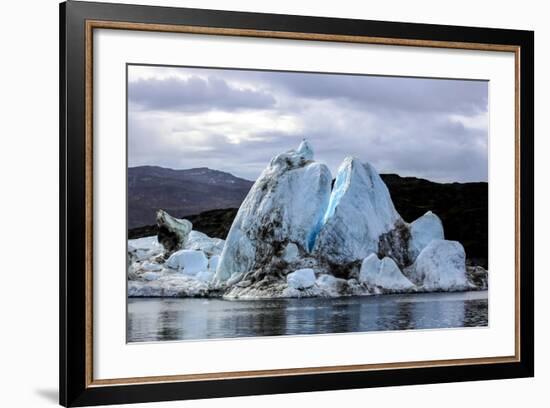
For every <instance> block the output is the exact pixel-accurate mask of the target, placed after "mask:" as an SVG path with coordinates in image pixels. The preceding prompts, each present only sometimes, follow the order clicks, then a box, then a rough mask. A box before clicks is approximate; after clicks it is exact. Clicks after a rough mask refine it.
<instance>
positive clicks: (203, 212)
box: [128, 166, 488, 268]
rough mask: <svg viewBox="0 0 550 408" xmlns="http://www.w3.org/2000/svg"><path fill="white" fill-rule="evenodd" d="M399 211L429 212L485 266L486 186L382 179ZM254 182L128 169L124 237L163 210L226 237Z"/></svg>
mask: <svg viewBox="0 0 550 408" xmlns="http://www.w3.org/2000/svg"><path fill="white" fill-rule="evenodd" d="M380 176H381V177H382V180H383V181H384V182H385V183H386V185H387V187H388V189H389V191H390V194H391V197H392V200H393V203H394V205H395V208H396V209H397V211H398V212H399V213H400V214H401V216H402V217H403V219H404V220H405V221H407V222H412V221H414V220H415V219H416V218H418V217H420V216H421V215H423V214H424V213H425V212H426V211H428V210H432V211H433V212H434V213H436V214H437V215H438V216H439V217H440V218H441V220H442V222H443V226H444V230H445V238H446V239H449V240H457V241H459V242H461V243H462V244H463V245H464V249H465V250H466V255H467V257H468V260H469V261H473V262H474V263H476V264H477V265H481V266H484V267H485V268H487V267H488V265H487V253H488V249H487V248H488V184H487V183H485V182H478V183H434V182H432V181H428V180H424V179H420V178H416V177H401V176H398V175H397V174H381V175H380ZM252 184H253V182H252V181H250V180H245V179H242V178H239V177H235V176H233V175H232V174H230V173H226V172H222V171H218V170H212V169H209V168H206V167H201V168H195V169H187V170H174V169H167V168H163V167H158V166H139V167H131V168H128V228H129V231H128V237H129V238H138V237H142V236H148V235H154V234H156V225H155V213H156V211H157V209H159V208H162V209H163V210H165V211H167V212H168V213H169V214H171V215H173V216H175V217H178V218H187V219H189V220H190V221H191V222H192V223H193V228H194V229H195V230H197V231H201V232H204V233H206V234H208V235H210V236H212V237H218V238H225V237H226V236H227V233H228V232H229V228H230V227H231V223H232V222H233V219H234V218H235V215H236V213H237V209H238V207H239V206H240V205H241V203H242V201H243V200H244V198H245V197H246V194H247V193H248V191H249V190H250V188H251V187H252Z"/></svg>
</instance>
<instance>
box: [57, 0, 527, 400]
mask: <svg viewBox="0 0 550 408" xmlns="http://www.w3.org/2000/svg"><path fill="white" fill-rule="evenodd" d="M100 29H108V30H122V31H124V32H130V33H131V32H153V33H157V32H162V33H172V34H178V33H180V34H191V35H193V34H196V35H207V36H212V37H213V38H227V37H230V38H231V37H237V38H239V37H244V38H261V39H265V40H275V39H278V40H290V41H294V40H298V41H311V42H312V43H313V42H328V43H331V44H333V45H338V44H370V45H379V46H384V47H395V46H399V47H408V49H411V50H413V51H414V50H418V49H449V50H476V51H487V52H496V53H498V52H507V53H512V54H513V55H514V61H515V79H514V83H515V90H514V93H515V100H514V115H515V119H514V122H515V125H514V127H515V128H514V134H515V158H514V164H513V166H514V170H513V171H514V174H515V180H514V182H513V183H514V191H515V203H514V206H515V236H514V240H515V254H514V258H515V264H514V266H513V269H514V271H515V275H514V276H515V288H514V299H513V302H514V305H515V306H514V309H515V316H514V322H515V323H514V344H515V348H514V350H515V351H514V353H513V355H505V356H497V357H494V356H493V357H483V356H481V357H475V358H459V359H438V360H419V361H402V362H391V363H374V364H351V365H349V364H343V365H327V366H319V367H289V368H287V369H269V368H266V369H264V370H250V371H225V372H222V371H220V372H213V373H197V374H185V375H171V374H167V375H156V376H149V377H147V376H127V377H125V378H110V379H96V378H95V377H94V367H93V365H94V353H97V344H94V315H93V314H94V302H95V301H97V299H96V298H95V297H94V290H93V288H94V281H93V276H94V272H93V271H94V242H95V241H94V239H95V235H96V234H94V222H93V221H94V216H95V213H94V207H93V202H94V200H93V197H94V177H93V175H94V166H97V165H98V162H97V157H95V156H94V144H93V140H94V109H97V106H95V105H94V98H93V97H94V81H93V78H94V77H93V67H94V65H93V58H94V31H95V30H100ZM112 137H118V136H112ZM120 137H124V135H120ZM497 153H498V152H497ZM122 159H123V158H121V160H122ZM533 161H534V33H533V32H531V31H520V30H509V29H494V28H477V27H458V26H443V25H429V24H415V23H397V22H382V21H365V20H351V19H339V18H321V17H306V16H293V15H274V14H260V13H247V12H230V11H214V10H202V9H185V8H169V7H153V6H137V5H121V4H107V3H91V2H78V1H68V2H65V3H62V4H61V5H60V315H59V318H60V383H59V387H60V394H59V395H60V404H62V405H64V406H87V405H101V404H122V403H137V402H150V401H168V400H179V399H197V398H219V397H229V396H244V395H259V394H275V393H293V392H305V391H322V390H340V389H353V388H368V387H383V386H396V385H411V384H430V383H445V382H458V381H475V380H489V379H504V378H521V377H532V376H533V375H534V256H533V254H534V164H533Z"/></svg>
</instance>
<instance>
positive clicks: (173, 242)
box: [157, 210, 193, 254]
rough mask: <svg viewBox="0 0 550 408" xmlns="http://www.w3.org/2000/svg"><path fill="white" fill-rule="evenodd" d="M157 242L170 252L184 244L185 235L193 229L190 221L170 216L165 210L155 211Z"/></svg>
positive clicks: (185, 240)
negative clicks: (157, 229)
mask: <svg viewBox="0 0 550 408" xmlns="http://www.w3.org/2000/svg"><path fill="white" fill-rule="evenodd" d="M157 225H158V228H159V231H158V235H157V237H158V242H160V243H161V244H162V246H163V247H164V248H165V249H166V253H167V254H170V253H172V252H174V251H177V250H178V249H181V248H183V247H184V246H185V243H186V242H187V237H188V235H189V233H190V232H191V230H192V229H193V224H191V222H190V221H188V220H184V219H179V218H175V217H172V216H171V215H170V214H168V213H167V212H166V211H163V210H158V211H157Z"/></svg>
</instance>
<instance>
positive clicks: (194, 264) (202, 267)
mask: <svg viewBox="0 0 550 408" xmlns="http://www.w3.org/2000/svg"><path fill="white" fill-rule="evenodd" d="M166 266H168V267H169V268H172V269H174V270H176V271H180V272H182V273H185V274H187V275H196V274H197V273H199V272H203V271H206V270H208V258H207V257H206V255H205V254H204V252H202V251H196V250H192V249H181V250H179V251H177V252H174V253H173V254H172V255H170V257H169V258H168V260H167V261H166Z"/></svg>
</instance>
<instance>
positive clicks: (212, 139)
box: [128, 68, 488, 182]
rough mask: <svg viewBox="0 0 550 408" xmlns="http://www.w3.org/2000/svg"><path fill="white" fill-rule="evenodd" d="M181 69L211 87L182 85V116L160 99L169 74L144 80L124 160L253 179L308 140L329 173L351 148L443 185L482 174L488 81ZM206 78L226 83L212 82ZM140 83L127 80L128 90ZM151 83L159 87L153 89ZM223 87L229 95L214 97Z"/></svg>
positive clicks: (381, 164)
mask: <svg viewBox="0 0 550 408" xmlns="http://www.w3.org/2000/svg"><path fill="white" fill-rule="evenodd" d="M182 72H185V74H186V75H189V74H190V73H195V72H196V73H197V75H198V73H200V76H201V77H202V78H208V80H206V79H201V78H199V79H201V81H202V82H201V85H199V86H198V87H197V88H201V87H204V86H205V84H207V86H206V87H207V88H208V91H207V92H204V90H203V91H200V92H188V93H187V95H188V96H187V99H186V104H187V105H186V106H185V107H184V108H181V107H178V108H177V109H183V110H184V111H185V112H187V113H186V114H182V113H181V112H178V111H174V106H176V104H174V103H173V102H171V101H173V99H170V98H172V96H169V97H168V100H167V101H165V100H163V98H164V96H163V95H166V94H168V95H171V94H170V92H169V91H166V89H165V88H163V86H164V85H163V84H166V82H165V81H166V79H149V80H148V81H147V84H148V86H149V87H150V88H148V92H144V93H142V94H141V99H140V100H141V101H142V102H141V103H142V105H140V106H138V107H137V108H135V107H130V110H129V129H128V138H129V165H130V166H134V165H144V164H151V165H161V166H166V167H172V168H192V167H203V166H206V167H210V168H215V169H219V170H223V171H228V172H231V173H233V174H235V175H237V176H240V177H244V178H248V179H255V178H256V177H257V176H258V175H259V173H260V172H261V170H262V169H263V168H264V167H265V166H266V165H267V163H268V162H269V160H270V159H271V157H273V156H274V155H275V154H278V153H280V152H282V151H286V150H288V149H290V148H294V147H296V146H297V145H298V144H299V142H300V141H301V139H302V138H307V139H309V140H310V142H311V143H312V145H313V147H314V149H315V152H316V154H315V156H316V160H318V161H322V162H325V163H326V164H327V165H328V166H329V168H330V169H331V171H332V172H333V174H335V172H336V169H337V168H338V166H339V164H340V163H341V162H342V160H343V159H344V157H346V156H349V155H353V156H356V157H359V158H360V159H361V160H364V161H369V162H371V163H372V164H373V165H374V166H375V167H376V168H377V169H378V170H379V171H380V172H383V173H390V172H391V173H397V174H400V175H403V176H417V177H423V178H427V179H430V180H434V181H441V182H452V181H460V182H465V181H486V180H487V173H488V168H487V166H488V157H487V145H488V118H487V115H488V112H487V94H488V89H487V82H483V81H462V80H439V79H416V78H392V77H367V76H349V75H338V76H337V75H318V74H316V75H312V74H294V73H279V72H260V71H246V72H245V71H235V70H212V69H208V70H202V69H196V70H193V69H185V68H182ZM152 73H153V74H154V70H153V71H152ZM153 78H154V75H153ZM212 78H217V80H221V81H223V84H224V85H222V86H211V85H210V84H211V82H212ZM141 81H143V80H138V81H133V82H132V83H131V84H130V88H132V87H133V86H134V85H136V84H139V83H140V82H141ZM215 81H216V80H215ZM184 82H185V85H186V86H187V81H184ZM178 84H179V85H178V86H180V85H181V81H178ZM156 85H160V87H161V88H162V89H163V90H162V91H160V90H155V89H151V88H154V87H156ZM243 89H246V90H248V91H249V92H251V96H250V100H248V98H247V96H246V95H245V94H239V92H240V91H242V90H243ZM228 90H229V91H228ZM254 90H262V91H254ZM233 91H236V93H237V95H238V96H235V95H233ZM224 92H225V95H228V100H224V98H223V97H221V96H220V95H223V94H224ZM178 94H179V95H181V93H178ZM258 94H260V95H263V96H265V95H269V97H271V98H272V100H271V102H270V101H269V98H267V99H266V100H267V102H266V101H263V99H262V97H260V98H256V97H257V95H258ZM151 95H156V97H153V98H151ZM205 95H207V96H208V97H205ZM215 95H217V96H215ZM148 98H151V99H152V100H153V101H154V102H150V101H149V102H148V101H147V99H148ZM138 99H139V98H138ZM214 100H216V101H215V102H214ZM275 100H276V103H275ZM134 102H135V99H134ZM247 104H248V105H247ZM164 105H166V106H168V107H167V108H162V106H164ZM144 106H155V108H154V109H152V108H149V109H145V108H144ZM212 107H215V109H217V110H218V114H216V115H214V113H213V112H212ZM237 107H238V108H237ZM252 107H257V108H260V107H261V109H262V111H261V112H263V113H262V114H261V115H257V114H255V113H254V112H260V111H251V110H249V109H251V108H252ZM241 108H246V109H247V110H242V109H241ZM191 111H192V113H189V112H191ZM224 112H226V113H230V114H224Z"/></svg>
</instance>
